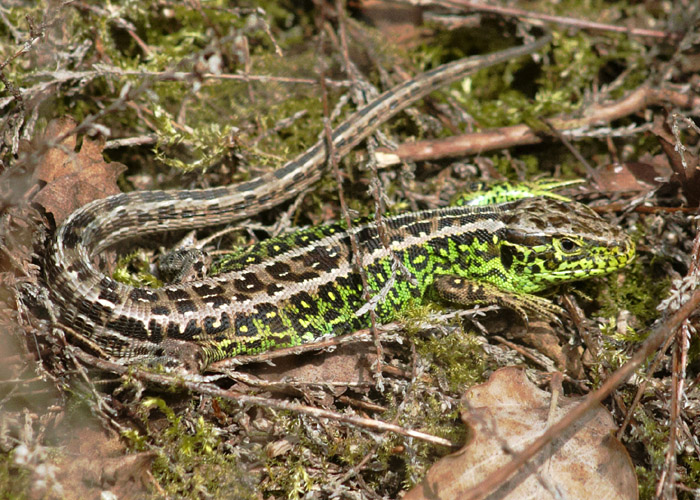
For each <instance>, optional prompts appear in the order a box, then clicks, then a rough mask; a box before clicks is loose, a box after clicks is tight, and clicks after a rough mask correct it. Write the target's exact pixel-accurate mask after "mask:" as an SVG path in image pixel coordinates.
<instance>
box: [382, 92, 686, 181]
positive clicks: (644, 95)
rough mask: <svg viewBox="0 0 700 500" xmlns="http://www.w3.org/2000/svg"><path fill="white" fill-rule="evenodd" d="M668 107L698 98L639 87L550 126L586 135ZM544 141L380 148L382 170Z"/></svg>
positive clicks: (515, 137)
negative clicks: (590, 129)
mask: <svg viewBox="0 0 700 500" xmlns="http://www.w3.org/2000/svg"><path fill="white" fill-rule="evenodd" d="M659 104H671V105H673V106H678V107H683V108H686V109H687V108H690V109H698V108H700V96H696V95H690V94H689V93H680V92H675V91H672V90H666V89H654V88H650V87H645V86H643V87H639V88H638V89H636V90H635V91H633V92H632V93H630V94H629V95H627V96H626V97H624V98H622V99H620V100H618V101H615V102H613V103H604V104H596V105H594V106H591V107H589V108H587V109H585V110H583V111H582V114H583V115H584V116H582V117H580V118H565V117H563V116H562V117H558V118H551V119H549V120H548V122H549V124H550V125H551V126H552V127H553V128H554V129H555V130H556V131H558V132H559V133H561V134H566V133H567V131H568V134H569V135H572V136H573V135H574V132H576V134H575V135H576V136H578V135H585V132H583V131H584V130H585V129H587V128H588V127H591V126H594V125H600V124H603V123H609V122H611V121H613V120H617V119H620V118H622V117H624V116H628V115H630V114H633V113H637V112H638V111H640V110H643V109H645V108H647V107H648V106H652V105H659ZM543 140H544V139H543V137H542V136H541V134H539V133H538V132H537V131H535V130H533V129H532V128H530V127H529V126H527V125H514V126H511V127H501V128H497V129H491V130H486V131H484V132H474V133H470V134H462V135H456V136H452V137H448V138H445V139H440V140H430V141H416V142H407V143H403V144H400V145H399V146H398V148H396V150H394V151H390V150H388V149H386V148H380V149H379V150H378V152H380V153H382V155H381V159H380V161H381V166H383V167H386V166H388V165H393V164H396V163H399V162H401V161H425V160H434V159H438V158H446V157H456V156H464V155H470V154H479V153H483V152H485V151H491V150H494V149H505V148H510V147H513V146H523V145H529V144H538V143H540V142H542V141H543Z"/></svg>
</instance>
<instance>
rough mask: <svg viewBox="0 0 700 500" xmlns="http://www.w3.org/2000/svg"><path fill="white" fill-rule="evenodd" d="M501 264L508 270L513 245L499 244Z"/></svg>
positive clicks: (510, 264)
mask: <svg viewBox="0 0 700 500" xmlns="http://www.w3.org/2000/svg"><path fill="white" fill-rule="evenodd" d="M501 264H502V265H503V268H504V269H505V270H506V271H510V266H512V265H513V247H512V246H510V245H501Z"/></svg>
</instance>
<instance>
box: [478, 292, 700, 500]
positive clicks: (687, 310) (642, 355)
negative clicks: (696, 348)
mask: <svg viewBox="0 0 700 500" xmlns="http://www.w3.org/2000/svg"><path fill="white" fill-rule="evenodd" d="M699 306H700V290H695V291H694V292H693V294H692V295H691V296H690V298H689V299H688V300H687V301H686V302H685V304H683V306H682V307H681V308H680V309H678V311H676V313H675V314H673V315H671V316H670V317H669V318H667V319H666V321H664V322H663V323H661V324H660V325H658V326H657V327H656V328H654V330H653V331H652V334H651V335H650V336H649V338H647V340H645V341H644V343H643V344H642V345H641V347H640V348H639V350H638V351H637V353H636V354H635V355H634V356H632V357H631V358H630V360H629V361H628V362H627V363H625V364H624V365H622V366H621V367H620V369H619V370H617V371H616V372H615V373H613V374H612V376H611V377H610V378H609V379H607V380H606V381H605V382H604V383H603V385H602V386H601V387H600V388H599V389H597V390H595V391H593V392H591V393H590V394H588V395H587V396H586V397H585V398H584V399H583V401H582V402H581V403H579V404H578V405H577V406H576V407H575V408H574V409H573V410H571V411H570V412H569V413H567V414H566V415H565V416H564V417H563V418H562V419H561V420H559V421H558V422H557V423H555V424H554V425H552V426H551V427H549V428H548V429H547V431H546V432H545V433H544V434H542V436H540V437H539V438H537V439H536V440H535V441H534V442H533V443H532V444H531V445H530V446H528V447H527V448H526V449H525V450H523V451H522V452H521V453H519V454H517V455H516V456H515V457H514V458H513V460H512V461H511V462H509V463H508V464H506V465H504V466H503V467H501V468H500V469H499V470H497V471H496V472H494V473H493V474H490V475H489V476H488V477H487V478H486V479H485V480H483V481H482V482H481V483H479V484H478V485H476V486H475V487H474V488H472V489H471V491H470V492H469V494H468V496H466V497H465V499H469V500H476V499H481V498H485V497H486V496H487V495H488V494H489V493H490V492H492V491H493V490H494V489H496V488H497V487H498V486H499V485H501V484H503V483H504V482H506V481H507V480H508V478H510V477H511V476H512V475H513V474H515V473H516V472H517V471H518V470H520V468H521V467H523V466H524V465H525V464H526V463H527V462H528V461H529V460H530V459H531V458H533V457H534V456H535V455H536V454H537V453H538V452H540V451H541V450H542V449H543V448H544V447H545V446H546V445H547V444H549V443H550V442H552V441H553V440H554V439H556V438H557V437H558V436H560V435H561V434H562V433H563V432H564V430H566V429H567V428H569V427H570V426H571V425H573V424H574V423H576V422H577V421H578V420H579V419H580V418H582V417H583V416H584V415H585V414H586V413H587V412H588V411H590V409H591V408H592V407H593V406H594V405H596V404H598V403H601V402H602V401H603V400H604V399H605V398H606V397H608V395H610V393H611V392H612V391H613V390H614V389H615V388H616V387H618V386H619V385H620V384H622V383H624V382H625V381H626V380H627V379H628V378H629V377H631V376H632V375H633V374H634V372H635V371H636V370H637V369H638V368H639V367H640V366H641V365H642V364H643V363H644V362H645V360H646V359H647V357H649V356H650V355H651V354H653V353H654V352H655V351H656V350H657V349H658V348H659V346H661V345H662V344H663V343H664V342H665V341H666V340H667V339H668V338H669V337H672V336H673V335H675V332H676V330H677V329H678V328H679V327H680V326H681V325H682V324H683V322H684V321H685V320H686V319H687V318H688V317H689V316H690V315H691V314H693V313H694V312H695V311H696V309H697V308H698V307H699Z"/></svg>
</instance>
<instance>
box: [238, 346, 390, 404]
mask: <svg viewBox="0 0 700 500" xmlns="http://www.w3.org/2000/svg"><path fill="white" fill-rule="evenodd" d="M375 358H376V349H375V348H374V346H370V345H367V344H350V345H342V346H338V347H337V348H336V349H335V350H334V351H333V352H332V353H330V354H329V353H320V354H319V353H313V354H309V355H305V356H303V357H300V356H299V355H290V356H286V357H284V358H280V359H276V360H275V362H274V365H272V366H271V365H259V366H256V367H252V368H251V369H250V370H249V371H250V373H252V374H254V375H256V376H258V377H260V378H263V379H265V380H267V381H268V382H280V381H282V380H288V381H294V380H297V381H303V382H305V383H319V384H323V383H333V384H337V385H336V395H339V394H342V393H343V392H344V388H343V387H342V384H348V385H350V384H363V383H365V384H372V383H374V379H373V378H372V368H371V365H372V362H373V361H374V359H375Z"/></svg>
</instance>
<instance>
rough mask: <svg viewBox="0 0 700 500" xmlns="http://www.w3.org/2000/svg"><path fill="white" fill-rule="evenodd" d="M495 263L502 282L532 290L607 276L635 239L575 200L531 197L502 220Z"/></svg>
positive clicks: (625, 259) (626, 258)
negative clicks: (499, 266)
mask: <svg viewBox="0 0 700 500" xmlns="http://www.w3.org/2000/svg"><path fill="white" fill-rule="evenodd" d="M503 222H504V223H505V224H504V229H503V230H502V233H501V234H502V237H501V241H500V245H499V247H500V261H501V264H502V266H503V272H504V273H505V275H506V279H505V280H504V281H505V282H506V283H507V285H506V286H504V285H503V284H500V285H499V284H497V286H499V288H502V289H508V288H510V290H511V291H514V292H521V293H532V292H537V291H540V290H543V289H545V288H547V287H549V286H551V285H555V284H558V283H565V282H567V281H576V280H581V279H586V278H590V277H592V276H601V275H604V274H609V273H611V272H613V271H615V270H617V269H620V268H622V267H624V266H625V265H627V264H628V263H629V262H631V261H632V260H633V259H634V255H635V245H634V242H633V241H632V240H631V239H630V237H629V236H627V235H626V234H625V233H624V232H623V231H622V230H621V229H620V228H618V227H615V226H613V225H611V224H610V223H608V222H607V221H605V220H604V219H602V218H601V217H600V216H599V215H598V214H596V213H595V212H594V211H593V210H591V209H590V208H588V207H587V206H585V205H582V204H580V203H576V202H567V203H564V202H560V201H557V200H553V199H551V198H550V199H546V198H530V199H524V200H522V201H521V202H518V203H517V204H516V206H515V207H512V208H509V209H508V211H507V215H506V216H505V217H504V219H503Z"/></svg>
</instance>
